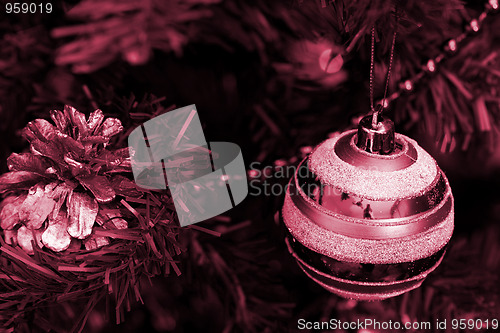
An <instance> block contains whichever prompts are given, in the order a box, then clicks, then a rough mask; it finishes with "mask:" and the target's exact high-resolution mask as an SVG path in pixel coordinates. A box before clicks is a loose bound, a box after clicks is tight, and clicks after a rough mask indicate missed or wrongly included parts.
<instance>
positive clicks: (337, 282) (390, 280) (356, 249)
mask: <svg viewBox="0 0 500 333" xmlns="http://www.w3.org/2000/svg"><path fill="white" fill-rule="evenodd" d="M360 135H362V133H361V134H360ZM357 136H358V133H357V131H356V130H352V131H347V132H344V133H342V134H340V135H339V136H337V137H334V138H331V139H328V140H326V141H325V142H323V143H321V144H320V145H319V146H318V147H316V148H315V149H314V150H313V152H312V153H311V154H310V155H309V156H308V157H306V158H305V159H304V160H303V161H302V162H301V164H300V165H299V167H298V168H297V171H296V173H295V176H294V177H293V178H292V179H291V181H290V184H289V188H288V191H287V194H286V197H285V202H284V206H283V209H282V216H283V221H284V223H285V225H286V226H287V228H288V231H289V235H288V236H287V239H286V242H287V245H288V248H289V250H290V252H291V253H292V255H293V256H294V257H295V259H296V260H297V262H298V264H299V266H300V268H302V270H303V271H304V272H305V273H306V274H307V275H308V276H309V277H310V278H311V279H312V280H314V281H315V282H316V283H318V284H320V285H321V286H323V287H324V288H326V289H327V290H329V291H331V292H333V293H336V294H338V295H340V296H343V297H347V298H353V299H360V300H377V299H384V298H388V297H392V296H396V295H400V294H402V293H404V292H406V291H409V290H411V289H414V288H417V287H418V286H420V285H421V283H422V282H423V280H424V279H425V278H426V276H427V275H428V274H429V273H430V272H432V271H433V270H434V269H435V268H436V267H437V266H438V265H439V263H440V262H441V260H442V258H443V256H444V253H445V249H446V245H447V243H448V241H449V240H450V238H451V235H452V233H453V217H454V209H453V196H452V193H451V188H450V185H449V183H448V180H447V178H446V176H445V175H444V173H443V171H442V170H441V169H440V168H439V167H438V166H437V164H436V162H435V160H434V159H433V158H432V157H431V156H430V155H429V154H428V153H427V152H425V151H424V150H423V149H422V148H421V147H419V145H418V144H417V143H416V142H415V141H414V140H412V139H410V138H408V137H406V136H404V135H401V134H394V133H392V140H393V141H392V144H393V145H394V149H393V150H392V151H391V152H390V153H385V154H376V153H371V152H368V151H366V149H360V148H359V147H358V145H357V140H358V139H357ZM363 139H365V140H366V138H363Z"/></svg>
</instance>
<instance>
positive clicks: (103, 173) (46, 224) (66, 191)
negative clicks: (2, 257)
mask: <svg viewBox="0 0 500 333" xmlns="http://www.w3.org/2000/svg"><path fill="white" fill-rule="evenodd" d="M50 116H51V118H52V120H53V122H54V123H55V126H54V125H52V124H51V123H50V122H48V121H47V120H44V119H36V120H34V121H32V122H30V123H29V124H28V125H27V126H26V127H25V128H24V130H23V136H24V137H25V138H26V139H27V140H28V141H29V142H30V148H31V152H30V153H23V154H16V153H13V154H11V155H10V157H9V158H8V159H7V164H8V167H9V170H10V172H8V173H5V174H3V175H2V176H0V193H1V194H7V197H6V198H5V199H4V201H3V202H2V203H1V204H0V209H1V212H0V224H1V225H0V226H1V228H2V229H3V230H4V238H5V241H6V242H7V243H9V244H16V243H17V244H18V245H19V246H21V247H22V248H23V249H24V250H25V251H26V252H27V253H29V254H33V253H34V250H33V244H34V243H35V244H38V246H40V247H42V245H44V246H46V247H47V248H49V249H51V250H53V251H56V252H61V251H64V250H66V249H68V247H69V246H70V244H72V243H73V244H74V245H75V246H76V247H78V246H79V245H81V244H80V242H81V241H80V240H83V243H84V245H85V247H86V248H87V249H94V248H97V247H100V246H102V245H105V244H108V243H109V240H108V239H107V238H106V237H100V236H95V235H93V234H92V228H93V226H94V223H96V221H97V222H98V223H103V227H106V228H114V229H122V228H126V227H127V223H126V222H125V223H123V222H124V220H123V219H116V218H115V219H112V220H109V219H108V218H107V217H106V214H104V213H103V212H100V211H99V207H100V206H102V207H104V206H105V204H106V203H110V202H111V201H112V200H113V199H114V198H115V195H116V194H117V193H118V194H119V193H120V191H123V189H128V190H130V189H132V190H133V188H134V187H135V184H133V182H132V181H130V180H129V179H127V178H126V177H123V176H118V175H116V173H117V172H130V170H131V169H130V160H129V157H128V148H122V149H117V150H113V151H111V150H108V149H107V146H108V145H109V142H110V139H111V137H112V136H114V135H116V134H118V133H119V132H121V131H122V130H123V127H122V124H121V122H120V120H118V119H116V118H107V119H106V120H104V115H103V113H102V111H101V110H96V111H94V112H92V113H91V114H90V116H89V119H88V120H86V119H85V115H84V114H83V113H81V112H78V111H77V110H76V109H75V108H73V107H71V106H66V107H65V108H64V112H62V111H57V110H54V111H51V113H50ZM113 175H116V176H113ZM106 220H108V221H110V223H105V221H106ZM114 221H116V222H114ZM33 241H34V243H33Z"/></svg>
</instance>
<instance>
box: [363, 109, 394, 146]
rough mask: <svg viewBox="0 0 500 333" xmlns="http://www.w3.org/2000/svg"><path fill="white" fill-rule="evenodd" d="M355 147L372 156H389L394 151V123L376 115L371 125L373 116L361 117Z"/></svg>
mask: <svg viewBox="0 0 500 333" xmlns="http://www.w3.org/2000/svg"><path fill="white" fill-rule="evenodd" d="M356 146H358V148H359V149H362V150H365V151H367V152H369V153H373V154H381V155H385V154H390V153H391V152H393V150H394V123H393V122H392V120H390V119H385V118H384V117H382V116H381V115H378V119H376V120H375V122H374V124H373V115H369V116H366V117H363V118H362V119H361V121H360V122H359V125H358V137H357V142H356Z"/></svg>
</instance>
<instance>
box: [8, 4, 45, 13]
mask: <svg viewBox="0 0 500 333" xmlns="http://www.w3.org/2000/svg"><path fill="white" fill-rule="evenodd" d="M5 12H6V13H7V14H19V13H23V14H28V13H29V14H36V13H40V14H43V13H46V14H50V13H52V4H51V3H50V2H46V3H34V2H31V3H29V2H7V3H6V4H5Z"/></svg>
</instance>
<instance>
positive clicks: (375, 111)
mask: <svg viewBox="0 0 500 333" xmlns="http://www.w3.org/2000/svg"><path fill="white" fill-rule="evenodd" d="M394 12H395V16H396V23H395V27H394V33H393V35H392V43H391V52H390V57H389V66H388V68H387V75H386V79H385V89H384V98H383V99H382V106H379V105H377V108H376V109H375V108H374V106H373V83H374V78H375V75H374V68H375V25H374V26H373V27H372V31H371V50H370V52H371V53H370V108H371V111H372V113H373V116H372V127H373V128H375V127H376V125H377V124H378V114H379V113H381V112H382V110H383V109H384V108H385V107H387V101H386V98H387V92H388V90H389V81H390V79H391V72H392V63H393V59H394V48H395V45H396V36H397V34H398V25H399V15H398V5H397V2H396V8H395V9H394Z"/></svg>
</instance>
